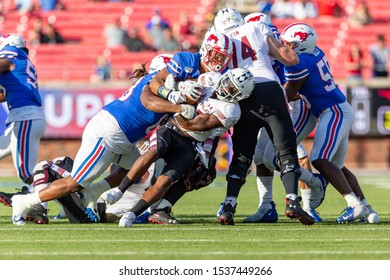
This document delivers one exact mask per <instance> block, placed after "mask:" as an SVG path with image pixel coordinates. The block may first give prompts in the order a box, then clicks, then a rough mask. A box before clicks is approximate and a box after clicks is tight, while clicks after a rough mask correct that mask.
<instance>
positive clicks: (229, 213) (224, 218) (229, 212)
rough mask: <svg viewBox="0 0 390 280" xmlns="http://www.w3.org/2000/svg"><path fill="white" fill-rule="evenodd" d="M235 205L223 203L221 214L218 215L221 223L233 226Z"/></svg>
mask: <svg viewBox="0 0 390 280" xmlns="http://www.w3.org/2000/svg"><path fill="white" fill-rule="evenodd" d="M235 212H236V207H233V206H232V205H231V204H230V203H228V204H225V207H224V208H223V211H222V214H221V215H220V216H219V218H218V221H219V223H220V224H221V225H230V226H234V213H235Z"/></svg>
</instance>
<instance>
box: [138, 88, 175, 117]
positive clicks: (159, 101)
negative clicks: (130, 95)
mask: <svg viewBox="0 0 390 280" xmlns="http://www.w3.org/2000/svg"><path fill="white" fill-rule="evenodd" d="M140 100H141V103H142V105H143V106H144V107H145V108H146V109H148V110H150V111H152V112H156V113H181V105H176V104H173V103H171V102H169V101H167V100H165V99H163V98H160V97H158V96H157V95H155V94H153V93H152V91H151V89H150V87H149V86H145V87H144V88H143V89H142V93H141V96H140Z"/></svg>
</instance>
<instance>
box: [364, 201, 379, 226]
mask: <svg viewBox="0 0 390 280" xmlns="http://www.w3.org/2000/svg"><path fill="white" fill-rule="evenodd" d="M367 209H368V214H367V216H365V217H363V218H361V219H360V220H359V222H362V223H369V224H378V223H379V221H380V219H379V215H378V213H377V212H375V210H374V209H372V207H371V205H368V206H367Z"/></svg>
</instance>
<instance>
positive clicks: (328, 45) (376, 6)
mask: <svg viewBox="0 0 390 280" xmlns="http://www.w3.org/2000/svg"><path fill="white" fill-rule="evenodd" d="M359 1H360V0H339V1H337V2H338V3H339V5H340V6H341V8H342V9H343V10H344V16H341V17H333V16H325V15H323V16H321V15H320V16H319V17H318V18H316V19H306V20H304V22H306V23H308V24H310V25H312V26H313V27H314V28H315V30H316V31H317V33H318V36H319V38H318V45H319V46H320V47H321V48H322V49H323V50H324V51H325V53H326V54H327V57H328V59H329V63H330V66H331V68H332V72H333V75H334V76H335V78H336V79H338V80H344V79H345V78H346V71H345V69H344V61H345V54H346V53H347V52H348V50H349V46H350V45H351V43H352V42H359V43H360V45H361V46H362V47H363V49H362V50H363V52H364V55H365V56H368V49H369V47H370V45H371V44H372V43H373V42H374V41H375V40H376V34H378V33H383V34H386V33H387V32H386V30H388V28H389V26H390V18H389V16H388V15H389V14H390V2H389V1H388V0H370V1H365V2H366V4H367V6H368V8H369V10H370V13H371V16H372V18H373V23H372V24H369V25H366V26H362V27H360V28H351V27H350V26H349V24H348V20H347V18H348V15H349V14H350V13H352V11H353V10H354V9H355V6H356V5H357V4H358V3H359ZM227 2H229V3H234V2H235V1H228V0H224V1H220V2H219V3H218V4H217V9H220V8H222V7H223V6H224V5H226V3H227ZM257 2H258V1H257V0H242V1H236V3H237V4H236V5H233V8H236V9H237V10H239V11H240V12H241V13H243V14H249V13H252V12H258V10H257ZM314 2H316V3H318V4H319V3H320V2H321V0H314ZM322 2H323V1H322ZM295 21H297V20H296V19H273V23H274V24H275V25H276V26H277V27H278V29H279V31H282V30H283V29H284V28H285V27H286V26H287V25H288V24H290V23H292V22H295ZM363 77H364V78H366V79H369V78H370V77H371V71H370V69H369V68H367V69H365V70H364V71H363Z"/></svg>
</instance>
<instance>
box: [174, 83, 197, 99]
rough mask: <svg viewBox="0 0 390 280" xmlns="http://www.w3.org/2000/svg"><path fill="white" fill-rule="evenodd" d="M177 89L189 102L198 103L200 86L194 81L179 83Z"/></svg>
mask: <svg viewBox="0 0 390 280" xmlns="http://www.w3.org/2000/svg"><path fill="white" fill-rule="evenodd" d="M178 88H179V91H181V92H182V93H183V94H184V95H185V96H187V97H188V99H189V100H192V101H198V100H199V99H200V98H201V97H202V86H201V85H200V84H198V83H197V82H195V81H191V80H187V81H184V82H180V83H179V87H178Z"/></svg>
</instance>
